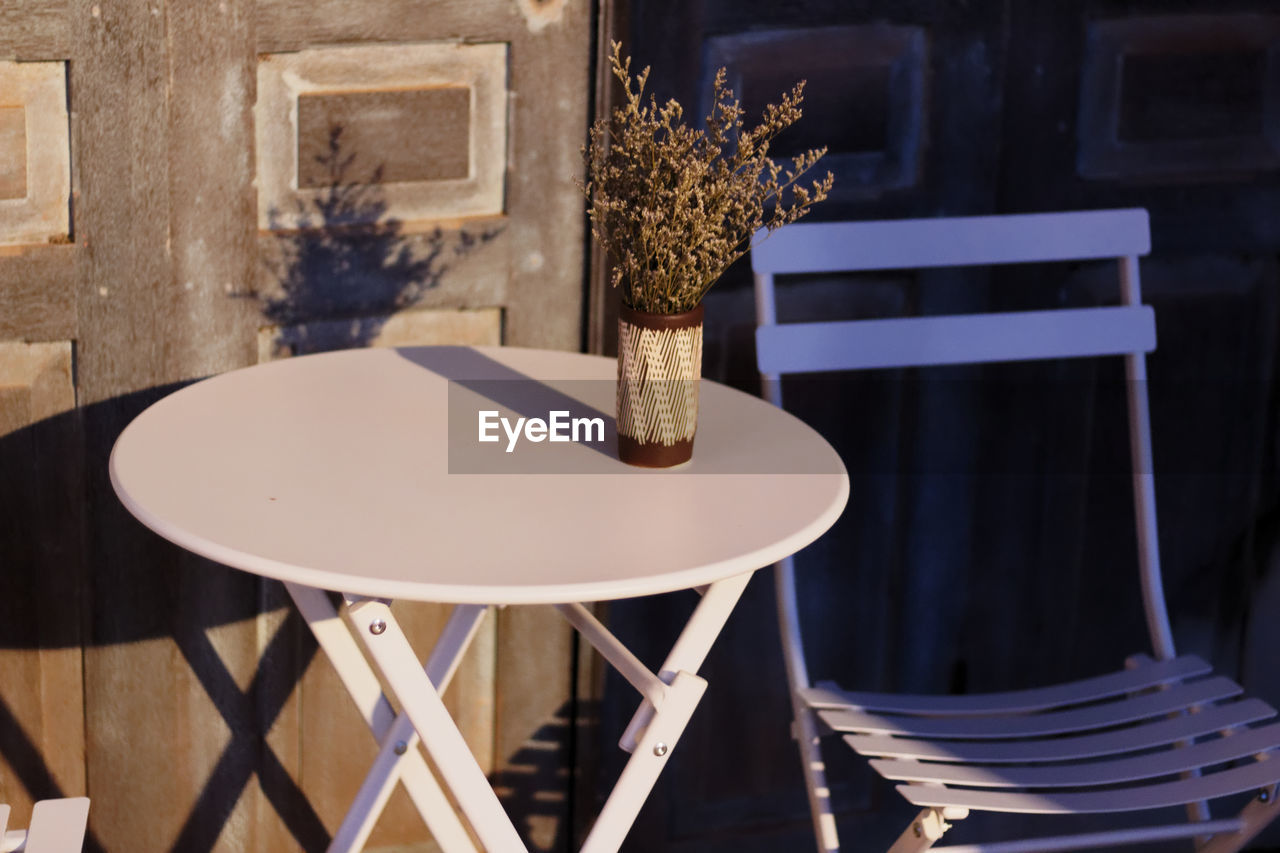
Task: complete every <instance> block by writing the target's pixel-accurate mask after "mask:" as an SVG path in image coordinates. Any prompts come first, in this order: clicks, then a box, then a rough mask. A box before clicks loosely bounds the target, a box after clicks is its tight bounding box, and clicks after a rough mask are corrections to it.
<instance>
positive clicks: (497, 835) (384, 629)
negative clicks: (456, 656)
mask: <svg viewBox="0 0 1280 853" xmlns="http://www.w3.org/2000/svg"><path fill="white" fill-rule="evenodd" d="M347 611H348V613H349V614H350V615H351V618H352V620H353V622H354V623H355V625H356V626H357V627H356V631H355V633H356V636H358V637H359V638H360V640H361V641H362V642H363V643H364V645H365V648H366V649H368V651H369V655H370V657H372V658H373V661H374V665H375V666H377V668H378V671H379V672H381V673H382V675H383V676H384V677H385V678H386V680H387V685H388V686H389V687H390V688H391V692H392V693H394V694H395V696H396V698H397V699H399V700H400V706H401V707H402V708H403V709H404V713H405V714H406V715H407V716H408V718H409V719H410V720H411V721H412V722H413V727H414V728H415V729H417V731H418V736H419V737H420V738H422V744H423V746H424V747H426V750H427V752H428V754H430V755H431V758H432V760H433V761H434V762H435V765H436V769H437V770H438V771H439V773H440V776H441V778H442V779H443V780H444V783H445V785H446V786H447V787H448V788H449V790H450V791H451V792H452V793H453V795H454V796H455V797H456V798H457V801H458V806H459V808H461V809H462V813H463V814H464V815H466V818H467V821H468V822H469V823H470V824H471V829H472V831H474V832H475V834H476V835H477V836H478V837H479V838H480V843H481V844H482V845H484V847H485V849H486V850H487V851H489V853H508V851H520V853H527V851H526V848H525V846H524V843H523V842H522V841H521V840H520V835H519V833H517V832H516V828H515V826H513V825H512V823H511V819H510V818H509V817H507V813H506V812H505V811H504V810H503V808H502V804H501V803H500V802H499V801H498V795H497V794H495V793H494V792H493V788H491V787H490V786H489V780H488V779H486V778H485V775H484V771H483V770H481V769H480V765H479V764H477V763H476V760H475V757H474V756H473V755H472V754H471V749H470V748H469V747H468V746H467V742H466V740H464V739H463V737H462V733H461V732H460V731H458V727H457V725H456V724H455V723H454V721H453V718H452V717H451V716H449V711H448V709H446V708H445V706H444V702H442V701H441V699H440V694H439V693H437V692H436V689H435V687H433V686H432V684H431V680H430V679H429V678H428V677H427V674H426V673H425V672H423V670H422V668H421V666H419V664H418V658H417V656H416V655H415V654H414V651H413V648H412V646H410V645H409V640H408V639H407V638H406V637H405V635H404V632H403V631H402V630H401V628H400V625H399V623H398V622H396V619H395V617H394V616H393V615H392V614H391V608H390V607H388V606H387V602H385V601H381V600H377V599H354V598H348V599H347Z"/></svg>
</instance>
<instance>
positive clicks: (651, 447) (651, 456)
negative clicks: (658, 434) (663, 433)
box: [618, 435, 693, 468]
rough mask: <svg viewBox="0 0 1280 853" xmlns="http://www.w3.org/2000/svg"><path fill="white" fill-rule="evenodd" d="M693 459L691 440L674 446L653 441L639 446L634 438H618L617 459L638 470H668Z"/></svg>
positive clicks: (623, 436) (678, 442)
mask: <svg viewBox="0 0 1280 853" xmlns="http://www.w3.org/2000/svg"><path fill="white" fill-rule="evenodd" d="M692 457H693V439H688V440H687V441H677V442H676V443H675V444H658V443H657V442H655V441H649V442H645V443H644V444H641V443H640V442H638V441H636V440H635V439H634V438H629V437H628V436H625V435H619V436H618V458H619V459H621V460H622V461H623V462H625V463H627V464H628V465H635V466H637V467H639V468H670V467H672V466H674V465H679V464H680V463H681V462H688V461H689V459H690V458H692Z"/></svg>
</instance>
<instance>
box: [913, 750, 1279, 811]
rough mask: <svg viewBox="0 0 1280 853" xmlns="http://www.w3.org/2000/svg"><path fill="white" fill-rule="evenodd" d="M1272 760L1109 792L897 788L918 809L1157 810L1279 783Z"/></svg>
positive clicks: (1276, 757) (1274, 757) (1276, 763)
mask: <svg viewBox="0 0 1280 853" xmlns="http://www.w3.org/2000/svg"><path fill="white" fill-rule="evenodd" d="M1270 757H1271V759H1272V760H1270V761H1250V762H1249V763H1248V764H1244V765H1241V766H1239V767H1232V768H1230V769H1227V770H1219V771H1218V772H1216V773H1206V774H1204V775H1202V776H1196V777H1192V778H1189V779H1178V780H1176V781H1173V782H1160V783H1158V784H1155V785H1141V786H1136V787H1132V788H1107V789H1104V790H1098V791H1083V792H1080V791H1070V792H1061V793H1057V792H1054V793H1037V794H1017V793H1011V792H1008V791H988V790H976V789H972V788H944V787H939V786H936V785H899V786H898V793H900V794H902V796H903V797H905V798H906V799H907V801H908V802H910V803H912V804H914V805H916V806H920V807H926V806H927V807H935V808H946V807H952V806H953V807H957V808H965V809H981V810H982V811H993V812H1016V813H1021V814H1099V813H1103V812H1127V811H1138V810H1140V809H1158V808H1165V807H1169V806H1181V805H1184V804H1186V803H1193V802H1198V801H1202V800H1212V799H1216V798H1217V797H1226V796H1230V795H1232V794H1240V793H1244V792H1246V791H1255V790H1257V789H1258V788H1261V787H1263V786H1265V785H1274V784H1276V783H1277V782H1280V755H1277V754H1275V753H1272V754H1271V755H1270Z"/></svg>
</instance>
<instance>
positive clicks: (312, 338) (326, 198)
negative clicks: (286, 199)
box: [257, 124, 503, 358]
mask: <svg viewBox="0 0 1280 853" xmlns="http://www.w3.org/2000/svg"><path fill="white" fill-rule="evenodd" d="M349 147H350V146H345V147H344V143H343V127H342V125H339V124H331V125H330V126H329V136H328V145H327V147H326V148H325V149H324V151H323V152H322V153H321V154H319V155H316V158H315V161H316V163H317V164H318V165H319V166H320V169H321V170H322V172H323V173H324V174H325V175H327V178H328V180H327V183H326V184H325V185H324V186H323V187H321V188H320V189H319V190H318V191H316V193H315V195H314V197H313V198H312V199H309V200H299V201H297V202H296V209H295V211H293V212H292V215H291V216H288V217H286V216H285V215H284V212H283V211H280V210H278V209H272V210H271V211H270V213H269V214H268V221H269V223H270V228H271V231H272V232H276V233H278V234H280V239H279V240H277V241H275V242H274V246H273V248H272V249H268V250H266V251H264V253H263V254H264V258H263V264H264V268H265V269H264V272H265V273H266V277H267V278H268V280H270V281H271V282H273V283H274V284H273V286H270V287H269V288H267V289H265V290H260V291H259V292H258V294H257V295H258V298H259V299H260V300H261V303H262V313H263V315H264V316H265V317H266V319H267V320H268V321H270V323H271V324H272V325H273V326H275V327H277V328H276V329H274V330H273V331H274V340H273V341H272V343H271V353H270V355H271V357H273V358H277V357H281V356H287V355H305V354H307V353H313V352H323V351H327V350H333V349H345V348H348V347H359V346H367V345H369V344H372V343H374V342H375V341H376V339H377V337H378V335H379V333H380V332H381V331H382V328H383V326H384V325H385V324H386V322H387V320H388V317H389V315H390V314H392V313H394V312H396V311H401V310H404V309H406V308H410V307H412V306H414V305H415V304H417V303H418V301H419V300H421V299H422V298H423V296H424V295H425V294H426V293H427V292H428V291H430V290H433V289H435V288H436V287H438V286H439V284H440V281H441V279H442V278H443V276H444V274H445V273H446V271H448V270H449V269H450V268H452V267H453V266H454V265H456V264H458V263H459V262H461V261H462V259H463V258H465V257H466V256H468V255H470V254H471V253H473V252H474V251H475V250H477V249H479V248H480V247H481V246H483V245H484V244H486V243H488V242H489V241H490V240H492V239H493V238H494V237H496V236H498V234H500V233H501V232H502V230H503V227H502V226H500V225H497V226H495V225H485V226H473V227H470V228H469V227H466V226H463V227H460V228H459V229H457V230H456V231H455V230H448V231H446V230H445V229H444V228H442V227H440V226H435V227H433V228H430V229H428V230H425V231H416V230H415V231H409V230H407V229H406V228H405V225H404V223H402V222H401V221H399V220H397V219H396V218H394V217H393V216H389V215H388V211H389V205H388V203H387V200H386V196H385V194H384V193H383V191H382V189H381V181H382V175H383V167H382V166H381V165H379V166H377V167H376V168H374V169H373V170H372V174H371V175H370V176H368V177H366V176H364V175H361V176H360V177H359V178H358V179H357V178H356V176H355V175H354V174H353V164H354V163H355V161H356V157H357V154H356V152H354V151H350V150H348V149H349Z"/></svg>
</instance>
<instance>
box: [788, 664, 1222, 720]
mask: <svg viewBox="0 0 1280 853" xmlns="http://www.w3.org/2000/svg"><path fill="white" fill-rule="evenodd" d="M1211 671H1212V667H1210V666H1209V664H1207V663H1205V662H1204V661H1203V660H1201V659H1200V658H1198V657H1195V656H1194V655H1184V656H1183V657H1179V658H1174V659H1173V660H1167V661H1153V662H1151V663H1148V664H1144V665H1142V666H1137V667H1134V668H1133V669H1124V670H1120V671H1118V672H1111V673H1108V674H1106V675H1101V676H1097V677H1095V678H1086V679H1081V680H1079V681H1072V682H1068V683H1065V684H1055V685H1053V686H1051V687H1038V688H1034V689H1031V690H1011V691H1008V692H1005V693H981V694H975V695H971V696H922V695H911V694H901V695H898V694H893V693H859V692H853V691H845V690H840V689H839V688H837V687H834V686H832V685H830V684H819V685H818V686H817V687H811V688H809V689H807V690H802V691H800V695H801V696H802V697H803V698H804V700H805V702H806V703H808V705H809V706H810V707H812V708H833V709H834V708H850V709H852V710H859V711H880V712H884V713H890V714H920V715H923V716H926V717H929V716H937V717H945V716H977V715H982V714H1020V713H1026V712H1029V711H1044V710H1048V709H1049V708H1057V707H1060V706H1062V705H1071V704H1078V703H1081V702H1094V701H1097V700H1100V699H1106V698H1108V697H1111V696H1121V695H1124V694H1126V693H1133V692H1135V691H1137V690H1143V689H1146V688H1148V687H1155V686H1157V685H1161V684H1170V683H1172V682H1175V681H1181V680H1183V679H1186V678H1194V677H1195V676H1198V675H1206V674H1208V673H1209V672H1211Z"/></svg>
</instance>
